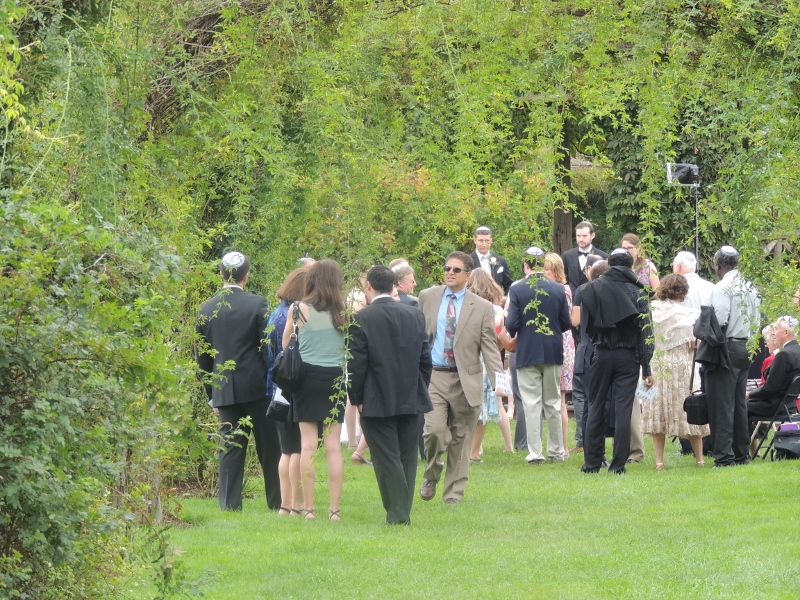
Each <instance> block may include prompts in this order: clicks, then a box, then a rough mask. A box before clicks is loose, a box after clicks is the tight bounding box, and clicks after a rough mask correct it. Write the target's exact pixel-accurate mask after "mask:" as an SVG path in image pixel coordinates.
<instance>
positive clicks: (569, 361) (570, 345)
mask: <svg viewBox="0 0 800 600" xmlns="http://www.w3.org/2000/svg"><path fill="white" fill-rule="evenodd" d="M564 291H565V292H566V293H567V308H568V309H569V312H570V313H571V312H572V292H571V291H570V289H569V285H564ZM561 337H562V338H563V343H564V364H563V365H562V367H561V383H560V385H561V391H562V392H571V391H572V375H573V372H574V371H575V338H573V337H572V330H570V329H567V330H566V331H565V332H563V333H562V334H561Z"/></svg>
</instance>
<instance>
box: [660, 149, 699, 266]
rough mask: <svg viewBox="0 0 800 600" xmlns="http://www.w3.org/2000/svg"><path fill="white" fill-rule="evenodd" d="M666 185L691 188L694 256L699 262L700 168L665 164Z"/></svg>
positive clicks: (685, 164)
mask: <svg viewBox="0 0 800 600" xmlns="http://www.w3.org/2000/svg"><path fill="white" fill-rule="evenodd" d="M667 183H668V184H669V185H679V186H682V187H690V188H692V190H691V192H690V197H691V199H692V202H693V203H694V255H695V257H696V258H697V260H698V261H699V260H700V212H699V210H698V206H697V203H698V201H699V199H700V168H699V167H698V166H697V165H692V164H689V163H667Z"/></svg>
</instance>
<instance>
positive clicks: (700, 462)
mask: <svg viewBox="0 0 800 600" xmlns="http://www.w3.org/2000/svg"><path fill="white" fill-rule="evenodd" d="M695 464H696V465H697V466H698V467H705V466H706V462H705V461H704V460H698V461H697V462H696V463H695Z"/></svg>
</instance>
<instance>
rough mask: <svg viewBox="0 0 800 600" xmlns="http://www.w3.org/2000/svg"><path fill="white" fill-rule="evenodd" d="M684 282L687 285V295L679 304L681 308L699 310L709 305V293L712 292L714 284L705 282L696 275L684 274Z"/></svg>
mask: <svg viewBox="0 0 800 600" xmlns="http://www.w3.org/2000/svg"><path fill="white" fill-rule="evenodd" d="M683 276H684V277H686V281H687V282H688V283H689V293H688V294H686V299H685V300H684V301H683V302H681V306H685V307H687V308H695V309H697V310H700V307H701V306H708V305H710V304H711V293H712V292H713V291H714V284H713V283H711V282H710V281H706V280H705V279H703V278H702V277H700V275H698V274H697V273H684V274H683Z"/></svg>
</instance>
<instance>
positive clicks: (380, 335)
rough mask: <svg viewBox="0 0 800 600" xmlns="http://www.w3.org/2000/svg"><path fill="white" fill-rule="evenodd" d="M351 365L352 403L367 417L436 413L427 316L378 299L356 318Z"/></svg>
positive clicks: (352, 338) (349, 362)
mask: <svg viewBox="0 0 800 600" xmlns="http://www.w3.org/2000/svg"><path fill="white" fill-rule="evenodd" d="M355 320H356V323H355V324H354V325H352V326H351V327H350V336H351V338H350V353H351V354H352V358H351V359H350V360H349V361H348V363H347V367H348V371H349V373H350V374H349V388H348V392H349V394H350V403H351V404H353V405H354V406H358V405H362V408H361V415H362V416H364V417H394V416H398V415H416V414H420V413H425V412H428V411H430V410H433V406H432V405H431V399H430V396H429V395H428V383H430V380H431V369H432V365H431V349H430V346H429V345H428V335H427V333H426V331H425V317H424V316H423V314H422V311H421V310H419V309H417V308H413V307H411V306H408V305H406V304H402V303H400V302H396V301H395V300H394V299H392V298H378V299H376V300H375V301H374V302H373V303H372V304H370V305H369V306H367V307H365V308H362V309H361V310H360V311H358V312H357V313H356V315H355Z"/></svg>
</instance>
